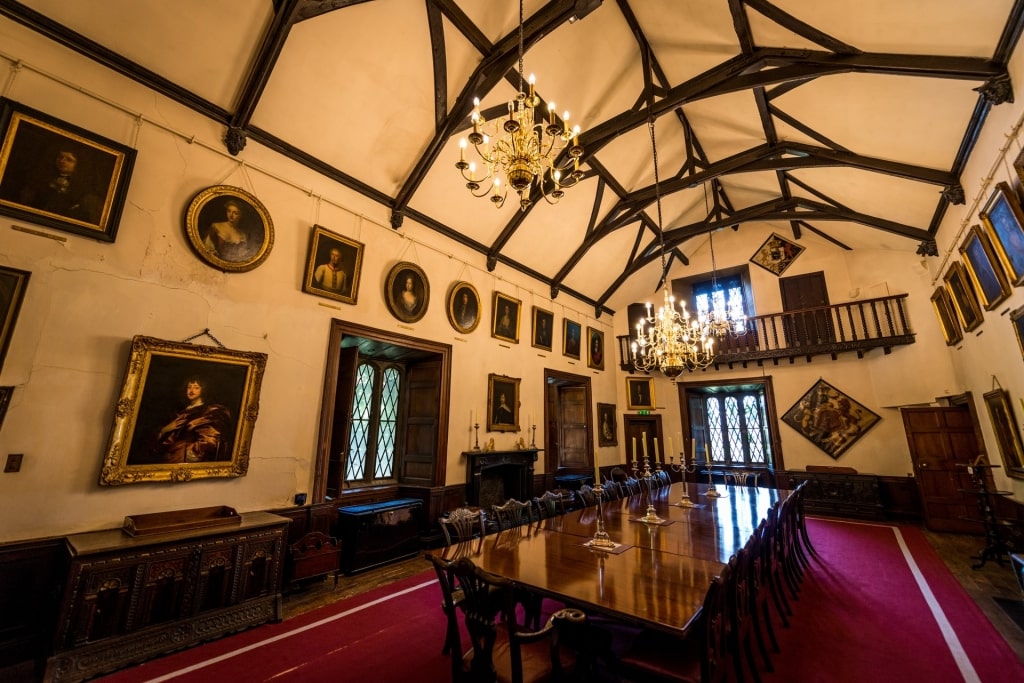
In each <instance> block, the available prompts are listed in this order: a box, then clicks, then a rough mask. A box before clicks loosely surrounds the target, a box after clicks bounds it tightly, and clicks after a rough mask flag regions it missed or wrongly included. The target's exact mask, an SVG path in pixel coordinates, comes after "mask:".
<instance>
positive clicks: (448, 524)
mask: <svg viewBox="0 0 1024 683" xmlns="http://www.w3.org/2000/svg"><path fill="white" fill-rule="evenodd" d="M437 523H438V524H440V525H441V532H442V533H443V534H444V544H445V547H448V546H451V545H452V544H454V543H461V542H463V541H468V540H470V539H473V538H477V537H483V536H484V533H485V531H484V511H483V510H481V509H480V508H469V507H461V508H456V509H454V510H452V511H451V512H449V513H448V514H447V515H445V516H443V517H440V518H438V520H437Z"/></svg>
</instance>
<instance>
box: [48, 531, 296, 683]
mask: <svg viewBox="0 0 1024 683" xmlns="http://www.w3.org/2000/svg"><path fill="white" fill-rule="evenodd" d="M287 525H288V519H287V518H285V517H280V516H278V515H273V514H270V513H266V512H254V513H249V514H243V515H240V519H239V521H238V523H235V524H232V525H230V526H220V527H210V528H204V529H197V530H191V531H180V532H170V533H164V534H154V535H151V536H136V537H132V536H129V535H127V534H125V533H124V532H122V530H120V529H113V530H106V531H96V532H91V533H84V534H76V535H73V536H68V537H67V539H66V542H67V550H68V553H69V555H70V560H69V562H70V568H69V571H68V578H67V582H66V584H65V586H64V593H63V596H62V599H61V608H60V618H59V621H58V623H57V629H56V634H55V637H54V648H53V655H52V656H51V657H50V658H49V659H48V660H47V666H46V674H45V680H46V681H52V682H54V683H65V682H68V681H81V680H85V679H87V678H91V677H93V676H96V675H99V674H101V673H105V672H109V671H113V670H115V669H119V668H121V667H124V666H126V665H128V664H133V663H137V662H141V661H143V660H146V659H149V658H151V657H154V656H156V655H160V654H164V653H167V652H170V651H173V650H177V649H181V648H184V647H189V646H191V645H195V644H197V643H200V642H202V641H206V640H212V639H215V638H219V637H221V636H223V635H226V634H228V633H231V632H234V631H239V630H242V629H244V628H248V627H250V626H255V625H257V624H261V623H264V622H267V621H276V620H280V619H281V615H282V612H281V573H282V558H283V552H284V547H285V532H286V529H287Z"/></svg>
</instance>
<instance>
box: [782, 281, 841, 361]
mask: <svg viewBox="0 0 1024 683" xmlns="http://www.w3.org/2000/svg"><path fill="white" fill-rule="evenodd" d="M779 290H780V292H781V294H782V310H783V311H784V312H789V311H794V313H792V314H791V315H788V316H785V317H784V318H783V325H784V329H785V333H786V340H787V342H788V344H789V345H790V346H810V345H818V344H829V343H831V342H833V341H834V340H835V333H834V330H833V329H832V319H831V316H830V315H829V312H828V310H816V311H807V310H806V309H809V308H811V309H813V308H820V307H822V306H828V305H829V300H828V288H827V287H826V286H825V273H824V272H823V271H818V272H816V273H807V274H806V275H794V276H793V277H783V278H779Z"/></svg>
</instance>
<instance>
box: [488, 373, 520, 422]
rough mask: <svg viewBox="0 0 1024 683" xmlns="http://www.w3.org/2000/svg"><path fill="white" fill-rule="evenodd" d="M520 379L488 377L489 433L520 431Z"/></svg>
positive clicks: (494, 375)
mask: <svg viewBox="0 0 1024 683" xmlns="http://www.w3.org/2000/svg"><path fill="white" fill-rule="evenodd" d="M519 381H520V380H519V378H518V377H507V376H505V375H496V374H494V373H491V374H489V375H487V431H489V432H518V431H519Z"/></svg>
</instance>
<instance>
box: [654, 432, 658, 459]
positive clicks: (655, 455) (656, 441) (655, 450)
mask: <svg viewBox="0 0 1024 683" xmlns="http://www.w3.org/2000/svg"><path fill="white" fill-rule="evenodd" d="M658 457H659V456H658V437H654V462H658Z"/></svg>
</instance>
